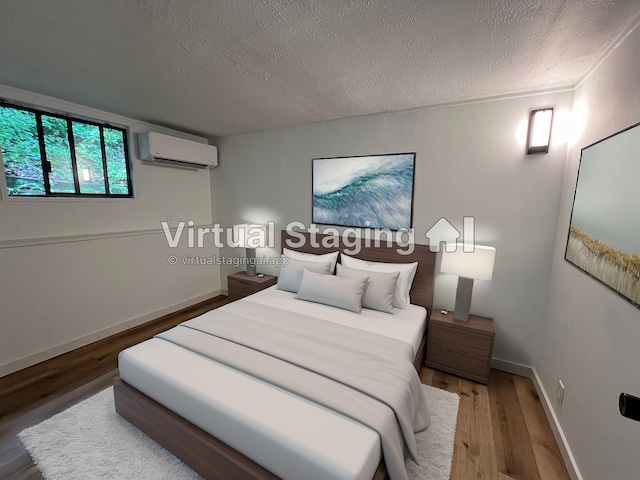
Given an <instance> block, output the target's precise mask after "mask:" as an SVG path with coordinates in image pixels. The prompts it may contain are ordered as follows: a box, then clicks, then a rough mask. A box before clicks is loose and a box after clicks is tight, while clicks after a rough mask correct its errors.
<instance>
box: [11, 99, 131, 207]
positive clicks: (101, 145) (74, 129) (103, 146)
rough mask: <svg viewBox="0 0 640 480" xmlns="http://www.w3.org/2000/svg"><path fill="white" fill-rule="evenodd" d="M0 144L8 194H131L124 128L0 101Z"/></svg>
mask: <svg viewBox="0 0 640 480" xmlns="http://www.w3.org/2000/svg"><path fill="white" fill-rule="evenodd" d="M39 124H40V126H41V127H40V128H41V133H39ZM0 147H1V148H2V158H3V163H4V170H5V176H6V180H7V190H8V193H9V195H12V196H25V195H27V196H28V195H30V196H49V195H52V196H65V195H66V196H69V195H71V196H74V195H100V196H131V187H130V179H129V170H128V156H127V149H126V136H125V131H124V130H123V129H120V128H117V127H111V126H107V125H99V124H94V123H89V122H85V121H82V120H76V119H67V118H63V117H59V116H55V115H50V114H47V113H45V112H39V111H36V110H30V109H29V110H28V109H22V108H15V107H13V106H8V105H3V104H0ZM74 165H75V169H74ZM47 181H48V187H49V188H48V191H47Z"/></svg>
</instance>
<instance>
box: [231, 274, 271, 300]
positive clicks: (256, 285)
mask: <svg viewBox="0 0 640 480" xmlns="http://www.w3.org/2000/svg"><path fill="white" fill-rule="evenodd" d="M277 280H278V277H275V276H273V275H265V276H264V277H258V276H253V277H249V276H247V274H246V272H238V273H233V274H231V275H229V276H228V277H227V283H228V289H229V293H228V297H229V301H231V302H234V301H236V300H239V299H241V298H244V297H246V296H248V295H252V294H254V293H258V292H259V291H260V290H264V289H265V288H268V287H271V286H272V285H275V284H276V282H277Z"/></svg>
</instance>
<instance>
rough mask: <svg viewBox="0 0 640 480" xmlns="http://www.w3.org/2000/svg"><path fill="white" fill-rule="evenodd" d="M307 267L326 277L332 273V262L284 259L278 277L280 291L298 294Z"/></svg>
mask: <svg viewBox="0 0 640 480" xmlns="http://www.w3.org/2000/svg"><path fill="white" fill-rule="evenodd" d="M283 257H284V255H283ZM305 267H306V268H307V269H309V270H311V271H312V272H318V273H319V274H324V275H326V274H328V273H330V271H331V262H305V261H302V260H296V259H295V258H286V259H283V262H282V266H281V267H280V275H278V286H277V288H278V290H286V291H287V292H293V293H296V292H297V291H298V288H300V282H301V281H302V269H303V268H305Z"/></svg>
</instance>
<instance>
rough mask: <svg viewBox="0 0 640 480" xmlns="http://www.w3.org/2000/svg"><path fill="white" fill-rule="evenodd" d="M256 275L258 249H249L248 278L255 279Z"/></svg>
mask: <svg viewBox="0 0 640 480" xmlns="http://www.w3.org/2000/svg"><path fill="white" fill-rule="evenodd" d="M256 273H258V272H257V268H256V249H255V248H247V277H255V276H256Z"/></svg>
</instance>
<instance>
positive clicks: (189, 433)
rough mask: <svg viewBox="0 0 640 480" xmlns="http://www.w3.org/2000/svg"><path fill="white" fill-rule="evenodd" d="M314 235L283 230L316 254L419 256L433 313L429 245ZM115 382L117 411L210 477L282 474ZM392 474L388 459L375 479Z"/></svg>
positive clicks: (387, 258)
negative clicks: (357, 244)
mask: <svg viewBox="0 0 640 480" xmlns="http://www.w3.org/2000/svg"><path fill="white" fill-rule="evenodd" d="M301 235H304V236H305V238H306V242H305V244H304V245H302V246H300V245H299V241H300V236H301ZM310 239H311V237H310V234H309V233H306V232H296V233H295V234H291V233H289V232H285V231H282V234H281V245H282V246H283V247H286V248H291V249H293V250H298V251H301V252H305V253H316V254H322V253H329V252H335V251H336V249H339V250H340V251H341V252H342V251H344V250H347V254H348V255H352V256H354V257H357V258H360V259H362V260H367V261H372V262H394V263H410V262H418V269H417V271H416V276H415V279H414V281H413V286H412V288H411V293H410V294H411V303H413V304H416V305H421V306H423V307H425V308H427V310H428V312H429V315H430V314H431V310H432V307H433V282H434V270H435V257H436V256H435V253H433V252H431V251H430V250H429V247H428V246H426V245H415V246H414V247H415V248H414V250H413V252H412V253H411V254H409V255H401V254H399V253H398V251H404V250H405V247H404V246H401V245H398V244H395V243H389V244H387V243H386V242H383V243H382V244H381V245H379V246H374V245H366V243H365V241H364V240H362V242H361V245H360V251H359V252H358V253H357V254H356V253H349V250H351V249H353V245H352V242H348V243H347V245H345V243H344V241H343V239H342V237H337V238H336V237H329V236H328V235H319V234H318V235H315V240H316V244H312V243H311V242H310ZM350 240H351V239H350ZM371 243H373V242H371ZM336 245H338V247H336ZM426 340H427V332H426V331H425V334H424V336H423V338H422V341H421V342H420V347H419V348H418V352H417V353H416V357H415V360H414V366H415V368H416V370H417V371H418V372H420V367H421V366H422V363H423V361H424V357H425V350H426V344H427V341H426ZM113 386H114V389H113V390H114V395H115V405H116V411H117V412H118V413H119V414H120V415H121V416H122V417H124V418H125V419H127V420H128V421H129V422H131V423H132V424H133V425H135V426H136V427H138V428H139V429H140V430H142V431H143V432H144V433H146V434H147V435H148V436H149V437H151V438H152V439H153V440H155V441H156V442H157V443H159V444H160V445H162V446H163V447H165V448H166V449H167V450H169V451H170V452H171V453H173V454H174V455H175V456H176V457H178V458H179V459H181V460H182V461H183V462H184V463H186V464H187V465H189V466H190V467H191V468H193V469H194V470H195V471H196V472H198V473H199V474H200V475H201V476H202V477H204V478H205V479H226V478H232V479H234V480H236V479H237V480H276V479H278V478H279V477H277V476H276V475H274V474H273V473H271V472H270V471H268V470H267V469H265V468H264V467H262V466H261V465H258V464H257V463H256V462H254V461H253V460H251V459H250V458H248V457H246V456H245V455H243V454H241V453H239V452H238V451H236V450H234V449H233V448H231V447H230V446H228V445H227V444H225V443H224V442H221V441H220V440H218V439H217V438H215V437H213V436H212V435H211V434H209V433H207V432H205V431H204V430H202V429H200V428H198V427H196V426H195V425H193V424H192V423H190V422H188V421H187V420H185V419H184V418H182V417H180V416H179V415H177V414H175V413H174V412H172V411H171V410H169V409H167V408H166V407H164V406H162V405H161V404H159V403H158V402H156V401H155V400H153V399H152V398H150V397H148V396H146V395H144V394H143V393H141V392H140V391H138V390H136V389H135V388H133V387H131V386H130V385H128V384H126V383H125V382H124V381H122V380H121V379H120V378H119V377H118V378H116V379H115V380H114V385H113ZM388 478H389V476H388V475H387V470H386V468H385V465H384V460H383V461H382V462H381V463H380V465H379V466H378V469H377V470H376V473H375V475H374V476H373V479H372V480H386V479H388Z"/></svg>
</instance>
